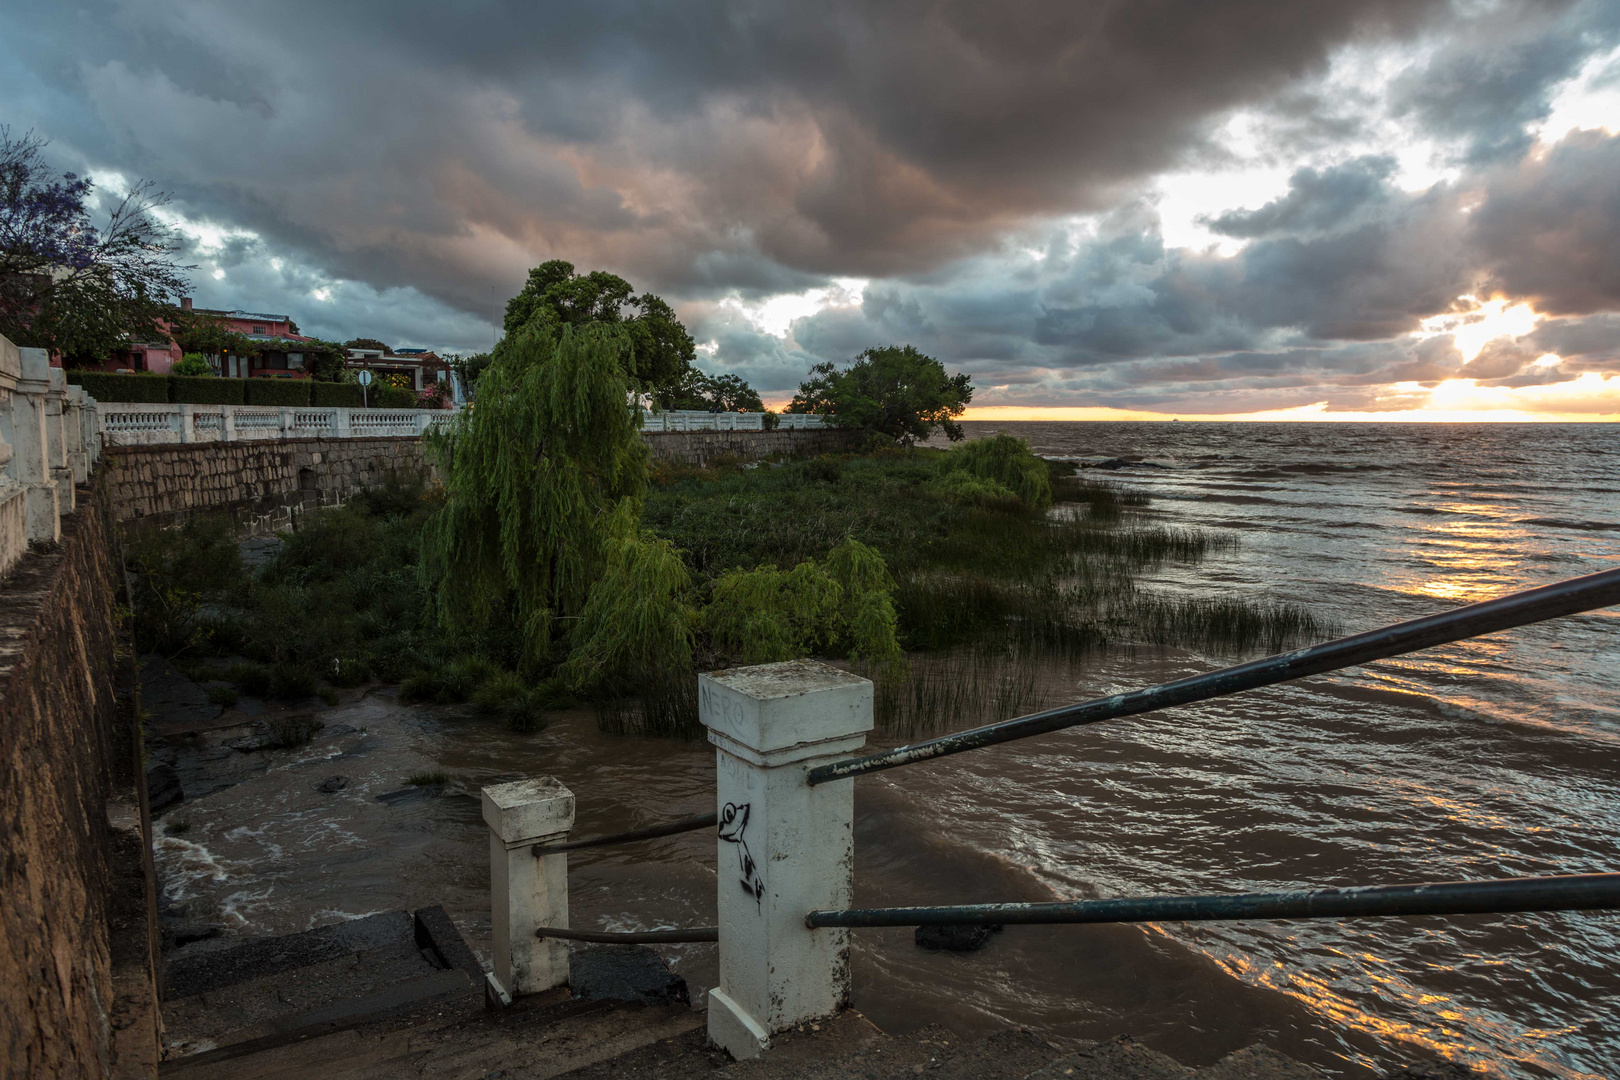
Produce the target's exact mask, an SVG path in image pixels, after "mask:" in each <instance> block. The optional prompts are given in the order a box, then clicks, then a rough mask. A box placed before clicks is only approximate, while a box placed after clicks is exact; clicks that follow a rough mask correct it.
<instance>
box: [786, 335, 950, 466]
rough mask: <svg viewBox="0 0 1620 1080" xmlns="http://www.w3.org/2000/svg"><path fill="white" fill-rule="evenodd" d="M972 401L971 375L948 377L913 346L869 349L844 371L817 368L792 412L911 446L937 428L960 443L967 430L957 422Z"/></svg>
mask: <svg viewBox="0 0 1620 1080" xmlns="http://www.w3.org/2000/svg"><path fill="white" fill-rule="evenodd" d="M972 400H973V384H972V382H971V380H970V379H969V378H968V376H967V375H966V374H960V373H959V374H956V375H947V374H946V373H945V365H943V364H941V363H940V362H939V361H938V360H935V359H934V358H933V357H931V356H927V355H925V354H923V353H921V352H918V351H917V350H916V349H915V348H913V347H912V346H910V345H903V346H901V345H888V346H885V347H883V348H880V349H867V350H866V351H865V352H863V353H861V354H860V355H859V356H857V357H856V358H855V362H854V363H853V364H851V365H850V366H849V367H847V368H845V369H844V370H842V371H840V370H839V369H838V368H837V367H836V366H835V365H833V364H831V363H824V364H817V365H815V366H814V367H812V368H811V369H810V376H809V378H807V379H806V380H805V381H804V382H802V383H800V384H799V392H798V393H797V394H795V395H794V397H793V401H792V403H791V404H789V405H788V407H787V411H788V412H791V413H818V414H820V415H822V416H826V417H827V418H828V419H830V420H831V421H832V422H833V423H834V424H836V425H837V426H839V427H853V428H862V429H865V430H867V431H876V432H881V433H882V434H884V435H887V436H889V437H890V438H892V439H895V440H897V441H899V442H902V443H905V444H908V445H909V444H911V443H913V442H918V441H921V440H923V439H927V438H928V437H929V436H930V435H932V434H933V433H934V430H935V429H936V428H939V429H942V430H943V431H944V432H945V434H946V436H947V437H948V438H950V439H951V440H952V441H953V442H954V441H957V440H960V439H961V438H962V437H963V432H962V426H961V425H960V424H958V423H956V422H955V420H954V419H953V418H954V417H957V416H961V415H962V410H963V409H965V408H966V407H967V404H968V402H970V401H972Z"/></svg>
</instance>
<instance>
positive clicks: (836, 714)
mask: <svg viewBox="0 0 1620 1080" xmlns="http://www.w3.org/2000/svg"><path fill="white" fill-rule="evenodd" d="M698 710H699V716H700V718H701V719H702V721H703V724H704V726H705V727H707V728H708V729H709V741H710V742H712V743H713V744H714V745H715V747H716V755H715V756H716V759H717V765H718V768H717V770H716V788H717V791H716V798H715V802H716V806H717V808H718V810H719V815H720V827H719V836H718V838H717V840H716V845H717V848H718V855H717V858H718V859H719V862H718V863H717V867H718V871H719V876H720V881H719V921H720V985H719V986H718V987H716V988H715V989H714V990H712V991H711V992H710V993H709V1038H710V1039H711V1040H712V1041H713V1042H714V1043H716V1044H717V1045H719V1046H721V1047H723V1048H724V1049H726V1050H728V1051H730V1053H731V1056H732V1057H734V1058H739V1059H741V1058H751V1057H755V1056H757V1055H758V1054H759V1053H760V1051H762V1050H764V1049H765V1048H766V1047H768V1046H769V1045H770V1037H771V1035H773V1034H775V1033H776V1032H779V1031H785V1030H786V1029H788V1028H790V1027H793V1026H794V1025H795V1024H800V1023H803V1022H804V1021H806V1020H811V1019H816V1018H819V1017H824V1016H831V1015H833V1014H834V1013H836V1012H837V1011H838V1010H839V1009H841V1008H843V1007H844V1006H845V1005H847V1004H849V931H848V930H841V929H819V930H811V929H810V928H808V927H806V926H805V925H804V916H805V913H806V912H809V911H812V910H815V909H818V908H830V909H836V908H846V907H848V906H849V903H850V898H851V896H852V895H853V892H854V869H855V867H854V851H855V847H854V821H855V794H854V787H853V785H852V784H851V783H849V782H847V781H835V782H832V783H827V784H820V785H817V786H815V787H811V786H810V785H808V784H806V783H805V780H804V775H805V772H806V771H807V770H808V769H809V768H810V767H811V766H813V765H817V764H820V763H822V762H825V761H829V760H833V759H836V758H838V757H842V756H843V755H845V754H848V753H850V752H851V751H853V750H857V749H859V748H860V747H861V745H862V744H863V743H864V742H865V741H866V733H867V732H868V731H870V730H872V684H871V683H870V682H868V681H867V680H866V679H863V678H860V677H859V676H856V675H851V674H850V673H849V672H847V671H842V670H840V669H838V668H835V667H830V666H828V665H827V664H822V663H818V662H817V661H814V660H790V661H788V662H786V663H780V664H763V665H760V666H758V667H746V668H732V669H730V670H727V671H716V672H712V673H710V674H707V675H699V676H698Z"/></svg>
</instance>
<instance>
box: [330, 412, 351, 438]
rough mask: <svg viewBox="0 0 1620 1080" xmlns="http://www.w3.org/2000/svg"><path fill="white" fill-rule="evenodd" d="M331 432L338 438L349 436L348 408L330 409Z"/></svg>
mask: <svg viewBox="0 0 1620 1080" xmlns="http://www.w3.org/2000/svg"><path fill="white" fill-rule="evenodd" d="M332 434H333V435H334V436H335V437H336V438H339V439H347V438H348V437H349V410H348V409H333V410H332Z"/></svg>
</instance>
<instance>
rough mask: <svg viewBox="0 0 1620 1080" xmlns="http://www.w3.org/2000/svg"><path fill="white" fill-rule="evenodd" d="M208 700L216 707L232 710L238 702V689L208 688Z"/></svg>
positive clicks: (227, 687)
mask: <svg viewBox="0 0 1620 1080" xmlns="http://www.w3.org/2000/svg"><path fill="white" fill-rule="evenodd" d="M208 700H209V701H210V702H212V703H213V704H215V705H221V706H223V707H225V708H227V709H228V708H230V707H231V706H232V705H235V704H236V702H237V695H236V687H234V686H227V685H220V686H210V687H209V688H208Z"/></svg>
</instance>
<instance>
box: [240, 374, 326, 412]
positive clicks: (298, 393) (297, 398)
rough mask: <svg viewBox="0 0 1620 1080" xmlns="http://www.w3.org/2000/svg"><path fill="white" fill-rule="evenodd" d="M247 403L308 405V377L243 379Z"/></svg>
mask: <svg viewBox="0 0 1620 1080" xmlns="http://www.w3.org/2000/svg"><path fill="white" fill-rule="evenodd" d="M242 381H243V382H245V383H247V386H246V387H245V390H246V395H245V396H246V399H247V400H246V401H245V402H244V404H247V405H292V406H295V407H296V406H299V405H308V404H309V387H310V382H309V380H308V379H243V380H242Z"/></svg>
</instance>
